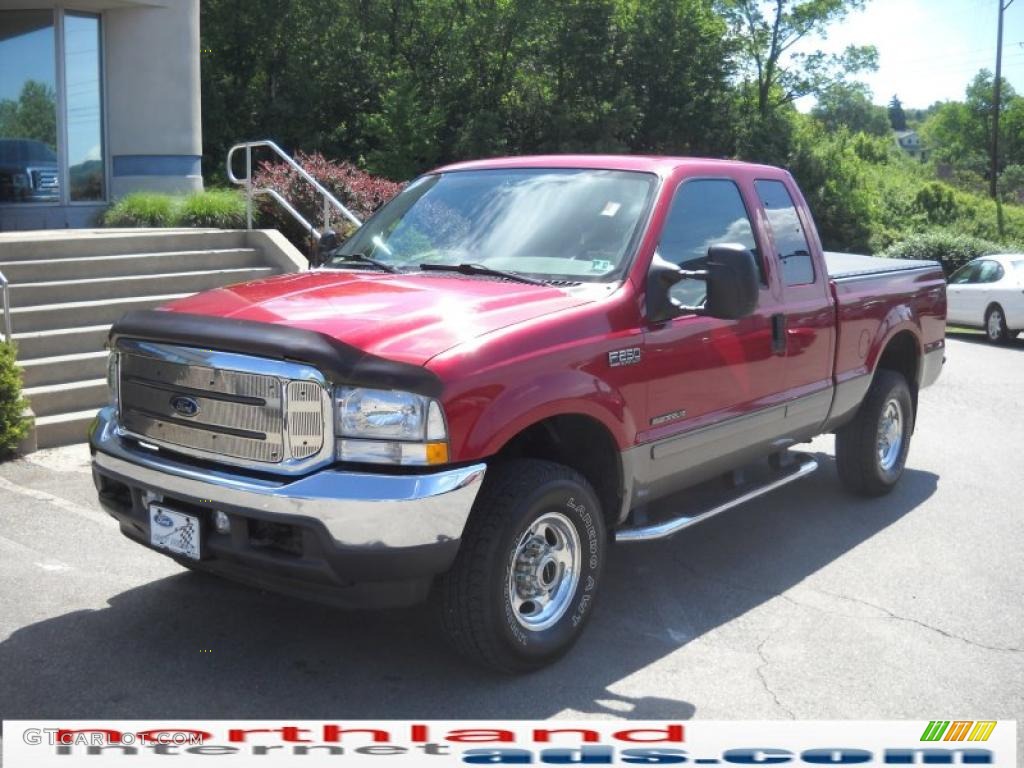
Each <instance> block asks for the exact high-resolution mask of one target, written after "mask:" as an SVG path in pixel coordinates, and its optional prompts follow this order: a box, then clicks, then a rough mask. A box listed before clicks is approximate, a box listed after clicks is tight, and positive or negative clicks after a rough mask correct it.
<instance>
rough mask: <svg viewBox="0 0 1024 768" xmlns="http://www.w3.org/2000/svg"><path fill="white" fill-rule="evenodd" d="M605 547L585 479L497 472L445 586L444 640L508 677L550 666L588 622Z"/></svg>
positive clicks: (514, 468) (529, 469)
mask: <svg viewBox="0 0 1024 768" xmlns="http://www.w3.org/2000/svg"><path fill="white" fill-rule="evenodd" d="M607 546H608V538H607V533H606V530H605V525H604V518H603V515H602V514H601V507H600V504H599V503H598V501H597V496H596V495H595V493H594V491H593V489H592V488H591V486H590V484H589V483H588V482H587V481H586V480H585V479H584V478H583V477H582V476H581V475H579V473H577V472H575V471H573V470H572V469H569V468H568V467H564V466H562V465H559V464H554V463H552V462H547V461H538V460H535V459H523V460H516V461H510V462H507V463H504V464H499V465H497V466H495V467H494V468H492V469H491V470H489V472H488V475H487V479H486V480H485V483H484V488H483V490H482V491H481V492H480V496H479V497H478V498H477V501H476V505H475V506H474V510H473V514H472V515H471V516H470V519H469V522H468V524H467V526H466V530H465V532H464V533H463V536H462V545H461V547H460V548H459V554H458V556H457V557H456V559H455V563H454V565H453V566H452V568H451V570H450V571H449V572H448V573H446V574H445V575H444V576H443V577H441V580H440V583H439V585H438V586H439V590H438V596H439V598H440V600H439V602H440V609H441V621H442V625H443V626H444V629H445V631H446V632H447V634H448V635H449V637H450V638H451V640H452V642H453V643H454V645H455V647H456V648H457V649H458V650H459V651H460V652H461V653H462V654H463V655H465V656H467V657H469V658H471V659H473V660H474V661H477V662H479V663H482V664H484V665H486V666H489V667H492V668H495V669H498V670H501V671H504V672H526V671H530V670H533V669H538V668H540V667H543V666H545V665H547V664H550V663H551V662H552V661H554V660H555V659H557V658H558V657H560V656H561V655H562V654H564V653H565V652H566V651H567V650H568V649H569V648H570V647H571V646H572V644H573V643H575V642H576V640H577V638H578V637H579V635H580V633H581V632H582V630H583V626H584V625H585V623H586V621H587V619H588V618H589V616H590V613H591V610H592V609H593V606H594V599H595V597H596V594H597V588H598V584H599V582H600V579H601V571H602V569H603V567H604V560H605V556H606V553H607Z"/></svg>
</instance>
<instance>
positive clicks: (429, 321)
mask: <svg viewBox="0 0 1024 768" xmlns="http://www.w3.org/2000/svg"><path fill="white" fill-rule="evenodd" d="M593 296H594V295H593V294H592V293H590V292H588V291H582V292H579V293H577V292H576V291H573V292H572V293H570V292H568V291H566V290H563V289H560V288H556V287H553V286H546V285H545V286H539V285H526V284H524V283H514V282H510V281H505V280H492V279H481V278H475V277H465V276H461V275H447V274H446V275H437V274H431V275H427V274H419V273H415V274H410V275H392V274H384V273H377V272H356V271H340V270H317V271H313V272H301V273H298V274H292V275H280V276H278V277H272V278H269V279H266V280H259V281H256V282H251V283H242V284H240V285H233V286H229V287H226V288H218V289H215V290H212V291H206V292H204V293H199V294H196V295H195V296H190V297H188V298H186V299H179V300H178V301H175V302H173V303H171V304H168V305H166V306H165V307H164V309H166V310H169V311H172V312H188V313H192V314H199V315H211V316H216V317H230V318H236V319H240V320H253V321H257V322H264V323H278V324H283V325H288V326H291V327H294V328H303V329H306V330H310V331H317V332H318V333H323V334H326V335H327V336H330V337H332V338H335V339H337V340H338V341H342V342H344V343H346V344H350V345H352V346H354V347H358V348H359V349H362V350H364V351H366V352H369V353H370V354H373V355H378V356H380V357H385V358H388V359H391V360H399V361H402V362H407V363H412V364H415V365H423V364H424V363H426V362H427V361H428V360H430V358H432V357H434V356H435V355H438V354H440V353H441V352H444V351H445V350H448V349H451V348H452V347H454V346H456V345H458V344H463V343H465V342H468V341H472V340H474V339H476V338H478V337H480V336H483V335H484V334H487V333H490V332H492V331H496V330H498V329H499V328H504V327H506V326H509V325H513V324H515V323H521V322H524V321H526V320H531V319H533V318H535V317H540V316H541V315H546V314H550V313H552V312H559V311H561V310H565V309H569V308H571V307H575V306H579V305H581V304H586V303H588V302H590V301H592V300H593Z"/></svg>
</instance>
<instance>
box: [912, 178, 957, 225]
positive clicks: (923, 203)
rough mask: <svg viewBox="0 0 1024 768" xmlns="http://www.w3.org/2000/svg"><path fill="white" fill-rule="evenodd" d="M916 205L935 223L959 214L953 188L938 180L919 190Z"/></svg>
mask: <svg viewBox="0 0 1024 768" xmlns="http://www.w3.org/2000/svg"><path fill="white" fill-rule="evenodd" d="M914 205H915V206H916V207H917V209H918V210H919V211H920V212H921V213H922V214H924V216H925V217H926V218H927V219H928V221H929V222H931V223H933V224H942V223H945V222H948V221H950V220H952V219H955V218H956V216H957V204H956V195H954V194H953V189H952V188H951V187H947V186H946V185H945V184H941V183H939V182H937V181H930V182H928V183H927V184H925V185H924V186H923V187H921V189H919V190H918V191H917V194H916V195H915V196H914Z"/></svg>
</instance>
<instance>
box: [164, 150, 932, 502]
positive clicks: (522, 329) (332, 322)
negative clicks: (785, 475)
mask: <svg viewBox="0 0 1024 768" xmlns="http://www.w3.org/2000/svg"><path fill="white" fill-rule="evenodd" d="M502 167H507V168H524V167H533V168H598V169H613V170H632V171H637V172H643V173H650V174H654V175H655V176H656V177H657V179H658V183H657V189H656V192H655V195H654V199H653V202H652V205H651V208H650V210H649V212H648V214H647V216H646V218H645V220H644V222H643V225H642V226H643V229H642V231H641V233H640V234H639V236H638V238H637V241H636V245H635V247H634V249H633V250H634V252H633V254H632V258H631V262H630V265H629V269H628V271H627V272H626V273H625V274H624V275H623V276H622V278H621V279H620V280H619V281H617V282H615V283H611V284H606V285H594V284H589V285H588V284H584V285H582V286H576V287H558V286H534V285H525V284H519V283H514V282H507V281H495V280H490V279H479V278H464V277H455V276H447V275H446V276H442V275H426V274H412V275H390V274H384V273H371V272H353V271H332V270H327V271H317V272H313V273H306V274H302V275H293V276H288V277H281V278H276V279H271V280H268V281H262V282H259V283H254V284H249V285H243V286H234V287H232V288H226V289H221V290H218V291H212V292H209V293H206V294H200V295H199V296H196V297H192V298H190V299H185V300H182V301H179V302H176V303H175V304H173V305H171V306H170V307H169V308H170V309H172V310H176V311H184V312H195V313H200V314H213V315H221V316H230V317H240V318H245V319H250V320H261V321H266V322H271V323H287V324H289V325H294V326H298V327H303V328H308V329H311V330H316V331H320V332H322V333H326V334H328V335H331V336H333V337H335V338H338V339H340V340H342V341H345V342H346V343H348V344H352V345H354V346H357V347H359V348H361V349H365V350H366V351H367V352H369V353H372V354H376V355H381V356H384V357H388V358H392V359H396V360H401V361H404V362H411V363H415V364H418V365H425V366H426V367H427V368H429V369H430V370H431V371H433V372H434V373H435V374H436V375H437V376H438V377H439V378H440V379H441V381H442V382H443V384H444V389H443V395H442V402H443V405H444V408H445V413H446V417H447V420H448V428H449V436H450V443H451V445H450V448H451V457H452V460H453V461H455V462H470V461H475V460H479V459H486V458H488V457H490V456H493V455H494V454H496V453H498V452H499V451H500V450H501V449H502V447H503V446H504V445H506V444H507V443H508V441H509V440H511V439H512V438H513V437H515V436H516V435H517V434H519V433H520V432H522V431H523V430H524V429H526V428H528V427H530V426H531V425H533V424H536V423H538V422H540V421H542V420H544V419H546V418H549V417H552V416H558V415H567V414H574V415H582V416H586V417H589V418H591V419H593V420H594V421H596V422H598V423H600V424H601V425H603V426H604V428H605V429H606V430H607V432H608V434H609V435H610V436H611V438H612V439H613V441H614V442H615V444H616V445H617V447H618V448H619V450H620V451H621V452H622V456H623V462H628V463H629V464H630V465H631V468H632V469H631V471H634V472H635V473H636V475H637V478H636V479H637V481H638V484H639V485H640V486H641V488H642V489H646V490H647V491H649V492H651V493H653V494H655V495H656V494H658V493H660V492H668V491H670V490H672V489H674V488H676V487H678V486H680V484H687V483H689V482H692V481H695V480H698V479H700V478H701V477H703V476H704V475H705V474H707V473H708V472H713V471H717V470H719V469H721V468H722V467H725V466H727V465H728V464H729V463H730V462H736V461H739V460H740V459H742V458H744V457H745V456H747V455H748V454H750V455H753V454H754V453H764V452H766V451H767V450H768V449H770V447H771V446H772V445H774V444H776V443H778V444H779V445H783V444H785V443H786V441H787V440H790V441H791V440H793V439H806V438H807V437H810V436H813V435H814V434H816V433H817V432H819V431H821V430H822V429H824V428H826V427H830V426H831V425H832V424H834V423H838V419H840V418H841V417H842V416H844V415H845V414H839V413H837V412H836V411H835V408H834V406H835V405H837V403H834V402H833V399H834V395H835V394H836V392H837V391H838V390H837V389H836V385H837V384H840V385H846V386H844V387H843V389H844V391H845V392H847V393H848V392H851V391H854V390H856V391H857V392H858V393H859V396H862V395H863V391H866V389H867V384H868V383H870V377H871V374H872V373H873V371H874V369H875V367H876V366H877V362H878V359H879V356H880V355H881V354H882V352H883V350H884V349H885V345H886V344H887V343H888V341H889V340H890V339H892V338H893V337H894V336H895V334H897V333H900V332H901V331H906V332H908V333H910V334H912V335H913V337H914V339H915V343H916V344H918V346H919V348H920V349H921V351H922V353H923V352H928V351H934V350H935V349H937V348H939V347H940V346H941V344H942V339H943V334H944V319H945V298H944V292H943V290H942V285H943V281H942V279H941V274H940V275H938V276H937V275H936V274H935V271H934V270H930V269H922V270H921V271H919V272H910V273H906V274H901V275H891V274H886V275H882V276H878V277H875V278H866V279H863V280H851V281H840V282H835V281H830V280H829V278H828V275H827V270H826V266H825V262H824V258H823V254H822V249H821V243H820V241H819V239H818V236H817V234H816V229H815V227H814V223H813V220H812V218H811V215H810V212H809V210H808V209H807V206H806V203H805V201H804V199H803V196H802V195H801V194H800V191H799V189H798V188H797V187H796V184H795V183H794V182H793V180H792V179H791V177H790V176H789V174H787V173H786V172H784V171H780V170H779V169H776V168H771V167H766V166H757V165H750V164H744V163H733V162H728V161H714V160H694V159H681V158H662V157H636V156H606V157H601V156H569V155H566V156H553V157H535V158H508V159H498V160H488V161H479V162H475V163H464V164H460V165H457V166H450V167H448V168H445V169H441V170H442V171H458V170H461V169H470V168H488V169H496V168H502ZM709 178H710V179H728V180H731V181H733V182H735V183H736V185H737V186H738V188H739V189H740V192H741V194H742V197H743V200H744V203H745V205H746V208H747V211H748V215H749V217H750V219H751V223H752V225H753V228H754V232H755V235H756V238H757V245H758V249H759V252H760V254H761V256H762V261H763V265H764V276H765V284H764V285H763V287H762V289H761V293H760V300H759V303H758V307H757V309H756V310H755V312H754V314H752V315H751V316H749V317H747V318H743V319H741V320H737V321H728V320H718V319H714V318H709V317H703V316H697V315H692V314H690V315H683V316H680V317H678V318H675V319H673V320H671V321H668V322H665V323H650V322H648V321H647V320H646V316H645V306H646V299H645V291H646V284H647V281H646V277H647V273H648V270H649V267H650V263H651V260H652V258H653V255H654V253H655V250H656V248H657V243H658V239H659V236H660V233H661V229H662V226H663V223H664V221H665V218H666V215H667V213H668V211H669V209H670V207H671V204H672V200H673V197H674V195H675V192H676V190H677V189H678V187H679V186H680V184H683V183H686V182H687V181H689V180H693V179H709ZM762 179H768V180H778V181H782V182H783V183H784V184H785V185H786V187H787V188H788V189H789V191H790V194H791V196H792V197H793V199H794V201H796V204H797V208H798V211H799V214H800V217H801V219H802V224H803V227H804V230H805V232H806V233H807V234H808V237H809V240H810V242H809V246H810V250H811V252H812V253H811V255H812V259H813V262H814V267H815V281H814V282H813V283H811V284H808V285H803V286H785V285H784V284H783V281H782V279H781V275H780V265H779V261H778V258H777V253H778V251H777V249H776V248H775V245H774V243H773V242H772V235H771V231H770V228H769V227H768V226H767V220H766V214H765V212H764V210H763V208H762V206H761V204H760V201H759V199H758V197H757V194H756V190H755V188H754V182H755V180H762ZM780 318H781V319H780ZM780 330H781V332H782V335H781V337H780V333H779V332H780ZM620 350H630V352H629V355H628V359H629V362H630V364H625V365H613V364H611V362H610V358H609V355H610V354H612V353H616V352H618V351H620ZM633 350H639V355H638V356H637V355H635V354H634V352H633ZM615 359H616V360H617V359H618V358H615ZM853 382H857V387H856V388H854V387H853V386H852V383H853ZM848 399H852V400H853V402H852V404H853V405H856V403H857V402H859V399H856V397H854V398H848ZM830 411H831V412H832V416H831V417H830V416H829V414H830ZM737 446H741V447H742V450H740V449H738V448H737ZM691 449H692V450H691Z"/></svg>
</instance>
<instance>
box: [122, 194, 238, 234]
mask: <svg viewBox="0 0 1024 768" xmlns="http://www.w3.org/2000/svg"><path fill="white" fill-rule="evenodd" d="M102 223H103V226H105V227H214V228H218V229H241V228H242V227H244V226H245V198H244V197H243V196H242V194H241V193H240V192H237V191H235V190H233V189H208V190H205V191H203V192H194V193H193V194H191V195H165V194H160V193H157V192H133V193H132V194H130V195H125V196H124V197H122V198H121V199H120V200H118V201H117V202H116V203H114V205H113V206H111V207H110V209H109V210H107V212H106V213H105V214H104V215H103V217H102Z"/></svg>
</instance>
